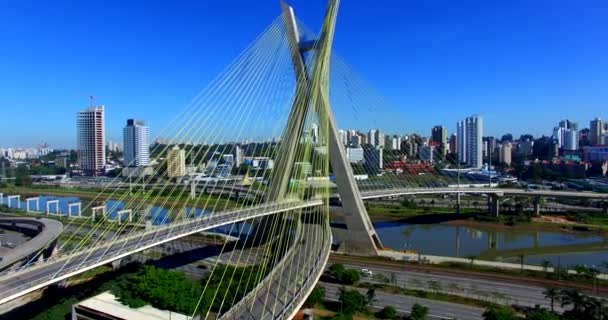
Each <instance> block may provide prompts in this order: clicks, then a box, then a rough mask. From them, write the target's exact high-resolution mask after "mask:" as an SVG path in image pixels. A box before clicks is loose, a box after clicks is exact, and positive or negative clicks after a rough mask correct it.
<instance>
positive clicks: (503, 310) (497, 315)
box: [483, 306, 517, 320]
mask: <svg viewBox="0 0 608 320" xmlns="http://www.w3.org/2000/svg"><path fill="white" fill-rule="evenodd" d="M483 319H484V320H516V319H517V314H515V312H514V311H513V310H512V309H511V308H507V307H502V306H497V307H491V308H489V309H486V311H485V312H484V313H483Z"/></svg>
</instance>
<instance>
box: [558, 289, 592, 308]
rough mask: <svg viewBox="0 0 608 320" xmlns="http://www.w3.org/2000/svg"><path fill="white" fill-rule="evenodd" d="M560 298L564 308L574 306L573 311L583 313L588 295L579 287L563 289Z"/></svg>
mask: <svg viewBox="0 0 608 320" xmlns="http://www.w3.org/2000/svg"><path fill="white" fill-rule="evenodd" d="M559 299H560V301H561V302H562V308H565V307H569V306H572V310H571V311H572V313H573V314H575V315H579V314H581V313H582V312H583V310H584V309H585V304H586V303H587V296H586V295H584V294H582V293H581V292H580V290H578V289H570V288H568V289H562V290H561V292H560V298H559Z"/></svg>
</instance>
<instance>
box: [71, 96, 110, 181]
mask: <svg viewBox="0 0 608 320" xmlns="http://www.w3.org/2000/svg"><path fill="white" fill-rule="evenodd" d="M76 135H77V139H76V144H77V151H78V164H79V165H80V169H81V170H82V172H83V173H84V174H85V175H87V176H101V175H103V174H104V173H105V165H106V141H105V139H106V138H105V123H104V106H91V107H89V108H88V109H85V110H82V111H80V112H78V114H77V117H76Z"/></svg>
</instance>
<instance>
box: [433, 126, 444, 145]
mask: <svg viewBox="0 0 608 320" xmlns="http://www.w3.org/2000/svg"><path fill="white" fill-rule="evenodd" d="M447 139H448V131H447V130H446V128H445V127H444V126H434V127H433V130H431V141H433V142H435V143H436V144H437V145H439V146H445V145H446V144H447V143H448V141H447Z"/></svg>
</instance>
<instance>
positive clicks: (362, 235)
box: [0, 0, 597, 319]
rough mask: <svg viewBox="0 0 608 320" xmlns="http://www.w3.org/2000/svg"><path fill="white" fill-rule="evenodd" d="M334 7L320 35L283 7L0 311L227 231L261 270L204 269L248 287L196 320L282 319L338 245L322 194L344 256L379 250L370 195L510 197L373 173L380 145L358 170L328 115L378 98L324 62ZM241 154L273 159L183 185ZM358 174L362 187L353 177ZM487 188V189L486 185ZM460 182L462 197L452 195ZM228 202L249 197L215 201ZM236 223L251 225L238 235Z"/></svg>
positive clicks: (9, 280)
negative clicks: (337, 214)
mask: <svg viewBox="0 0 608 320" xmlns="http://www.w3.org/2000/svg"><path fill="white" fill-rule="evenodd" d="M338 2H339V1H338V0H330V1H329V4H328V6H327V11H326V15H325V18H324V20H323V25H322V27H321V30H320V32H318V34H317V33H314V32H312V31H310V29H309V28H307V27H306V26H305V25H304V24H302V23H301V22H300V21H298V20H297V18H296V17H295V14H294V11H293V9H292V8H290V7H289V6H287V5H285V4H283V5H282V14H281V16H280V17H278V18H277V19H276V20H275V21H273V22H272V23H271V25H270V26H269V27H268V28H267V29H266V30H265V31H264V32H263V33H262V34H261V35H260V36H259V37H258V38H257V39H256V40H255V41H253V42H252V43H251V44H250V45H249V46H248V47H247V48H246V49H245V50H244V51H243V52H242V53H241V54H240V55H239V56H238V57H237V58H236V59H235V60H234V61H233V62H232V63H231V64H230V66H229V67H228V68H227V69H225V70H224V71H223V72H222V73H221V74H220V75H219V76H218V77H217V78H216V79H215V80H214V81H213V82H212V83H211V84H210V85H209V86H208V87H207V88H206V89H204V90H203V92H201V94H200V95H199V96H197V97H196V98H195V99H194V100H193V101H192V103H191V104H190V105H189V106H188V107H187V108H186V109H185V110H183V111H182V112H181V113H180V114H179V115H178V116H177V117H176V118H175V119H174V120H173V121H172V122H171V123H170V124H169V125H168V126H167V129H165V131H164V132H162V133H161V136H163V137H166V140H168V142H166V143H159V144H157V145H156V146H155V147H154V149H153V150H152V152H151V154H152V155H153V156H154V158H155V162H156V163H157V165H156V170H157V174H155V175H153V176H132V177H129V181H130V183H129V185H130V186H136V187H135V188H133V189H132V190H128V191H127V190H124V189H123V188H113V187H112V185H109V186H106V187H105V190H104V191H103V192H100V193H99V194H98V195H96V196H95V197H94V198H93V199H91V200H90V201H89V203H88V204H87V205H86V206H85V207H84V208H83V209H82V211H81V213H82V212H88V213H89V214H88V215H87V214H85V215H84V216H83V217H82V218H81V219H74V221H77V220H78V221H79V223H76V222H74V224H73V227H74V228H77V230H78V231H79V232H80V234H85V236H84V237H82V238H78V239H75V241H71V243H74V242H75V243H76V245H73V246H72V247H68V246H67V245H63V244H62V245H60V246H59V247H58V254H56V255H54V256H51V257H50V258H46V259H45V258H44V257H43V256H42V255H41V252H42V251H43V250H44V249H48V246H54V245H55V243H54V242H50V243H48V244H47V247H45V248H43V250H40V252H39V253H38V255H37V256H34V257H32V258H31V259H30V260H29V261H28V262H27V263H26V264H25V265H23V266H22V267H20V268H13V269H9V270H6V271H4V272H3V273H1V274H0V303H5V302H8V301H11V300H13V299H15V298H18V297H21V296H23V295H25V294H27V293H30V292H32V291H35V290H38V289H41V288H44V287H46V286H48V285H51V284H54V283H59V282H61V281H63V280H65V279H67V278H69V277H73V276H76V275H78V274H81V273H83V272H85V271H87V270H90V269H92V268H95V267H97V266H101V265H105V264H108V263H111V262H114V261H119V260H120V259H123V258H125V257H128V256H130V255H133V254H135V253H138V252H142V251H144V250H147V249H149V248H151V247H154V246H158V245H160V244H163V243H166V242H169V241H175V240H178V239H180V238H183V237H186V236H189V235H192V234H197V233H200V232H203V231H207V230H211V229H214V228H217V227H220V226H227V227H228V228H229V229H230V231H231V233H235V232H236V233H238V235H239V238H242V239H244V241H242V243H241V244H237V249H239V247H238V246H241V247H240V249H245V244H246V243H260V244H263V246H262V249H261V250H262V251H263V253H264V254H263V258H262V263H261V264H260V270H261V271H260V272H259V274H251V275H247V276H241V277H236V276H235V275H234V274H231V273H230V272H229V271H220V270H221V269H220V268H219V266H220V264H221V263H220V262H219V259H218V261H217V262H216V263H215V265H214V267H213V268H212V269H211V270H210V273H212V274H213V273H218V272H222V274H221V275H219V277H220V279H221V282H222V283H227V284H232V285H234V284H236V286H238V287H239V288H247V290H246V291H247V293H246V294H244V295H242V296H240V297H233V298H231V297H230V296H228V294H227V293H224V292H219V291H212V290H211V289H210V288H208V286H207V285H205V288H204V291H203V293H202V295H201V296H200V298H199V305H198V306H197V307H196V309H195V310H193V311H192V316H193V317H194V316H201V317H205V318H214V317H218V318H224V319H235V318H238V319H287V318H290V317H292V316H293V314H294V313H295V312H296V311H297V310H298V308H299V307H300V306H301V305H302V303H303V302H304V300H305V299H306V297H307V296H308V294H309V293H310V291H311V290H312V289H313V288H314V285H315V283H316V281H317V280H318V278H319V277H320V276H321V273H322V272H323V269H324V267H325V264H326V263H327V259H328V257H329V252H330V246H331V244H332V235H331V229H330V227H329V222H330V217H329V213H330V212H329V208H330V205H329V202H330V198H332V197H335V196H339V198H340V202H341V206H342V208H343V211H344V213H345V215H344V218H345V222H346V225H347V227H348V229H349V234H350V238H349V239H346V241H348V242H349V245H348V249H349V250H350V252H351V253H356V254H361V255H375V254H377V251H378V250H379V249H381V248H382V244H381V242H380V239H379V238H378V237H377V235H376V233H375V230H374V228H373V226H372V223H371V221H370V219H369V217H368V215H367V212H366V209H365V206H364V203H363V200H364V199H368V198H369V199H371V198H378V197H389V196H398V195H406V194H417V193H457V194H460V193H463V192H471V193H484V194H504V193H509V192H515V191H509V190H510V189H509V190H508V189H504V190H503V189H495V188H467V187H460V184H461V183H462V184H463V185H467V184H475V183H477V184H479V183H483V182H484V181H483V179H481V180H480V181H475V179H474V178H466V177H460V175H458V176H456V177H455V176H453V175H449V174H444V173H442V172H440V170H438V169H435V168H434V167H432V166H427V167H424V168H423V169H424V170H425V171H424V172H420V173H417V172H415V173H412V174H404V173H403V172H399V171H398V170H395V171H393V172H389V171H384V170H382V172H379V171H380V169H382V163H383V162H384V161H386V160H389V161H396V160H397V159H396V157H397V156H396V155H394V154H390V153H386V154H385V151H384V150H382V148H366V149H365V150H363V149H361V150H362V152H363V151H365V152H366V154H367V157H366V158H367V159H368V160H369V161H366V162H364V163H355V164H353V161H352V159H350V158H349V155H348V154H347V149H346V148H345V143H344V141H343V140H344V139H343V137H342V136H341V133H340V129H339V127H338V121H339V120H340V118H338V117H336V116H335V114H334V109H333V108H332V107H333V106H335V105H346V108H350V110H352V112H353V113H354V114H357V113H358V112H359V110H362V109H363V108H367V109H370V108H371V110H372V113H373V110H374V108H377V107H378V106H379V105H381V104H382V103H383V102H382V101H381V99H378V98H377V97H375V96H373V95H371V97H370V96H367V95H365V94H364V93H365V92H367V91H366V90H367V88H366V86H365V84H364V83H362V82H361V81H359V80H356V78H353V72H352V70H351V69H350V68H349V66H348V64H346V63H345V62H344V61H343V60H342V59H341V58H340V57H338V56H336V55H335V54H333V53H332V42H333V36H334V30H335V22H336V17H337V11H338V5H339V3H338ZM330 74H331V77H332V81H330ZM353 79H354V80H353ZM334 83H335V84H336V86H334ZM251 134H256V135H257V134H259V135H262V134H266V136H272V137H276V136H279V137H280V139H278V140H277V141H274V142H267V143H253V144H247V146H244V145H245V143H240V144H239V143H234V142H230V141H242V140H244V139H246V138H247V137H248V136H250V135H251ZM241 149H243V150H241ZM241 152H244V153H245V154H246V155H247V156H249V157H251V158H257V159H262V160H261V161H266V163H267V164H266V165H265V166H259V167H257V168H252V167H251V166H250V167H249V168H246V169H245V171H246V172H245V177H246V178H244V179H243V180H244V181H243V182H242V183H236V182H234V181H233V182H232V183H225V182H220V179H206V180H200V181H195V180H192V181H188V182H184V181H182V180H181V179H180V177H181V176H183V174H181V173H180V172H181V171H184V170H183V169H184V168H180V166H183V163H189V164H190V166H193V167H197V168H201V167H202V166H204V169H203V170H204V171H206V172H209V175H210V176H221V175H222V174H221V172H223V171H225V170H233V167H236V166H233V165H227V164H226V163H233V162H234V161H236V160H237V158H239V157H240V156H241ZM391 157H395V158H391ZM231 159H232V160H231ZM270 160H272V165H270V164H269V163H270ZM220 162H223V164H222V163H220ZM355 162H356V161H355ZM237 166H238V165H237ZM239 170H240V168H239ZM361 175H366V176H368V178H367V179H365V180H359V178H357V176H361ZM331 177H334V178H335V179H332V178H331ZM245 180H247V181H245ZM486 182H488V183H489V184H491V179H490V180H489V181H486ZM117 183H118V181H117ZM455 183H457V184H458V187H457V188H453V187H450V186H451V185H453V184H455ZM519 192H524V191H519ZM233 193H239V194H241V195H244V196H242V197H240V196H236V199H234V200H231V199H226V198H225V197H221V195H223V194H228V195H230V194H233ZM543 195H544V194H543ZM551 195H556V194H555V193H553V194H548V196H551ZM564 196H572V195H564ZM574 196H577V195H574ZM593 197H597V195H593ZM47 207H48V206H47ZM158 207H162V208H165V209H166V212H164V213H163V214H164V216H163V218H161V220H162V222H163V223H161V224H160V225H159V226H150V227H149V228H146V229H145V230H141V228H135V227H133V226H140V225H151V222H152V221H156V220H158V219H157V218H158V217H159V215H160V213H159V210H158ZM48 210H49V209H48V208H47V211H48ZM83 221H84V222H83ZM237 223H246V224H247V225H248V226H249V228H240V231H235V230H238V229H239V227H238V226H237ZM244 229H248V230H249V232H244V231H243V230H244ZM70 238H71V236H70ZM226 246H227V241H226V242H225V243H224V248H225V247H226ZM222 251H223V249H222ZM251 254H252V253H251V252H247V251H246V250H232V251H231V252H230V253H229V254H228V255H229V258H228V262H229V263H234V264H239V263H240V262H241V261H248V260H249V259H248V258H249V257H248V255H251Z"/></svg>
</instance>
